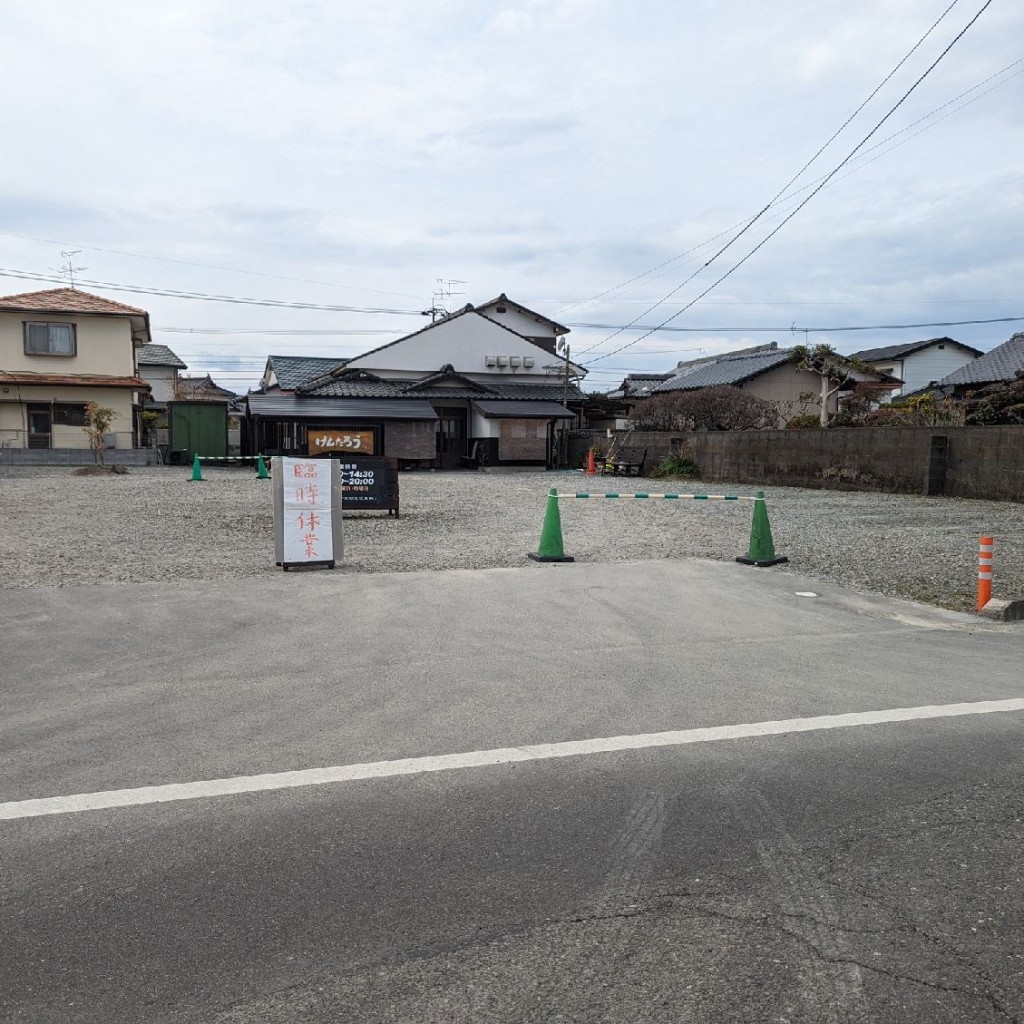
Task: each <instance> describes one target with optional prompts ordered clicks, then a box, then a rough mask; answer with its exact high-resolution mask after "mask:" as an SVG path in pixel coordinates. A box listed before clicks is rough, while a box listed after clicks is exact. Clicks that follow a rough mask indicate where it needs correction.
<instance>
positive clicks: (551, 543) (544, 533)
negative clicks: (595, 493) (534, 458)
mask: <svg viewBox="0 0 1024 1024" xmlns="http://www.w3.org/2000/svg"><path fill="white" fill-rule="evenodd" d="M528 557H529V558H532V559H533V560H534V561H535V562H574V561H575V559H574V558H573V557H572V555H567V554H566V553H565V548H564V547H563V546H562V516H561V514H560V513H559V511H558V488H556V487H552V488H551V490H550V491H548V504H547V508H545V509H544V525H543V526H542V527H541V530H540V546H539V547H538V548H537V553H536V554H533V553H532V552H531V553H530V554H529V555H528Z"/></svg>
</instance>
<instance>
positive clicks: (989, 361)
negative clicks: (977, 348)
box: [935, 332, 1024, 397]
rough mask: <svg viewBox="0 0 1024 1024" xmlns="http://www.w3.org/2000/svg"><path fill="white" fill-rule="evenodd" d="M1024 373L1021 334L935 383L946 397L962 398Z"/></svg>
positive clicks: (1023, 337)
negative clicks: (989, 385)
mask: <svg viewBox="0 0 1024 1024" xmlns="http://www.w3.org/2000/svg"><path fill="white" fill-rule="evenodd" d="M1022 373H1024V333H1021V332H1018V333H1017V334H1014V335H1013V336H1012V337H1011V338H1010V340H1009V341H1004V342H1003V343H1002V345H997V346H996V347H995V348H994V349H991V350H990V351H988V352H986V353H984V355H981V356H979V357H978V358H977V359H974V360H972V361H971V362H969V363H967V364H966V365H965V366H961V367H960V369H958V370H954V371H953V372H952V373H950V374H947V375H946V376H945V377H943V378H942V379H941V380H939V381H936V382H935V388H936V390H938V391H941V392H943V393H944V394H947V395H955V396H958V397H959V396H962V395H965V394H967V393H968V392H972V391H977V390H978V389H979V388H982V387H985V386H986V385H988V384H998V383H1001V382H1002V381H1010V380H1014V379H1015V378H1016V377H1017V376H1018V375H1019V374H1022Z"/></svg>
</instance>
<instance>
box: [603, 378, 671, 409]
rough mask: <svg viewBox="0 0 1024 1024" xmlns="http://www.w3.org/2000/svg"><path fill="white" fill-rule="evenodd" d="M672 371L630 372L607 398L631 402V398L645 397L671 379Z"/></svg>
mask: <svg viewBox="0 0 1024 1024" xmlns="http://www.w3.org/2000/svg"><path fill="white" fill-rule="evenodd" d="M673 376H674V374H672V373H629V374H627V375H626V378H625V380H623V382H622V383H621V384H620V385H619V386H618V387H617V388H616V389H615V390H614V391H609V392H608V394H607V395H606V397H607V398H610V399H613V400H621V401H624V402H629V401H630V399H635V398H644V397H646V396H647V395H649V394H650V393H651V389H652V388H656V387H657V386H658V385H659V384H661V383H662V382H664V381H666V380H669V379H671V378H672V377H673Z"/></svg>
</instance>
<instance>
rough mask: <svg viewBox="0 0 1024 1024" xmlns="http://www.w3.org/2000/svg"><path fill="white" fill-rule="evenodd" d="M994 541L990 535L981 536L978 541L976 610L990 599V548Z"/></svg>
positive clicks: (979, 609)
mask: <svg viewBox="0 0 1024 1024" xmlns="http://www.w3.org/2000/svg"><path fill="white" fill-rule="evenodd" d="M994 547H995V541H994V540H993V538H992V537H982V538H981V539H980V540H979V541H978V611H979V612H980V611H981V610H982V608H984V607H985V605H987V604H988V603H989V601H991V600H992V549H993V548H994Z"/></svg>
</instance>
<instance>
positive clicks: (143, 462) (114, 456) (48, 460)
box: [0, 448, 160, 466]
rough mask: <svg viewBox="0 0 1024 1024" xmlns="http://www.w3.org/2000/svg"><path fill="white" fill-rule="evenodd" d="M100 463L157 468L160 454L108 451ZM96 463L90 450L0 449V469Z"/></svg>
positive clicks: (120, 449)
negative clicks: (2, 467)
mask: <svg viewBox="0 0 1024 1024" xmlns="http://www.w3.org/2000/svg"><path fill="white" fill-rule="evenodd" d="M103 461H104V463H105V464H106V465H108V466H149V465H158V464H159V462H160V453H159V452H158V451H156V450H155V449H153V448H107V449H106V450H105V451H104V452H103ZM95 462H96V456H95V455H94V454H93V452H92V449H90V448H0V466H92V465H93V464H95Z"/></svg>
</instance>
